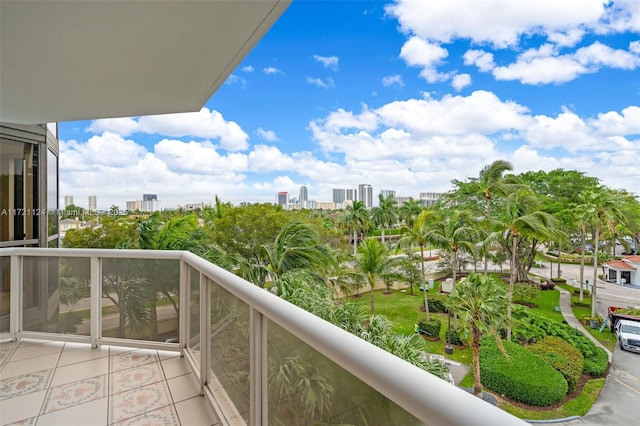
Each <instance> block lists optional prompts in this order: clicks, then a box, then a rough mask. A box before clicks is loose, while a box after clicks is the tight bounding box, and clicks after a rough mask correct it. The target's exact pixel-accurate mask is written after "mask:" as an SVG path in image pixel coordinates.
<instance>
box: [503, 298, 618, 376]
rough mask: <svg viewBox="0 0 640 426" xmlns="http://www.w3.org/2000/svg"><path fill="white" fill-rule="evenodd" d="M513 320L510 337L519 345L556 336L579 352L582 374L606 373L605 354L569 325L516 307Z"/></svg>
mask: <svg viewBox="0 0 640 426" xmlns="http://www.w3.org/2000/svg"><path fill="white" fill-rule="evenodd" d="M513 320H514V327H513V334H512V336H513V338H514V339H517V340H518V341H519V342H520V343H521V344H523V345H529V344H532V343H535V342H537V341H539V340H542V339H544V338H545V337H547V336H556V337H559V338H561V339H562V340H565V341H566V342H568V343H570V344H571V345H572V346H573V347H574V348H576V349H578V350H579V351H580V353H581V354H582V356H583V357H584V367H583V370H582V372H583V373H585V374H589V375H591V376H593V377H601V376H603V375H604V373H605V372H606V371H607V367H608V366H609V360H608V357H607V354H606V352H604V351H603V350H602V349H601V348H599V347H597V346H596V345H595V344H594V343H593V342H592V341H591V340H589V339H588V338H587V337H586V336H585V335H584V334H582V332H580V331H578V330H576V329H574V328H573V327H571V326H570V325H569V324H563V323H559V322H556V321H552V320H549V319H547V318H544V317H542V316H540V315H538V314H536V313H535V312H533V311H531V310H530V309H528V308H525V307H523V306H518V305H514V307H513Z"/></svg>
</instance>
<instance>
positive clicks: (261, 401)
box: [249, 308, 269, 426]
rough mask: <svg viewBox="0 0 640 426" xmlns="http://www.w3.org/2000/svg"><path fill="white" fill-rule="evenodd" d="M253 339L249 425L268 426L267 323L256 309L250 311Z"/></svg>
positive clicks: (250, 345) (251, 341)
mask: <svg viewBox="0 0 640 426" xmlns="http://www.w3.org/2000/svg"><path fill="white" fill-rule="evenodd" d="M249 321H250V327H251V328H250V330H251V338H250V340H249V351H250V357H251V359H250V362H249V365H250V366H251V375H250V385H249V390H250V409H249V424H251V425H255V426H266V425H267V424H268V423H269V410H268V408H269V405H268V403H269V401H268V376H267V321H266V318H264V317H263V315H262V314H261V313H260V312H259V311H257V310H256V309H253V308H251V310H250V311H249Z"/></svg>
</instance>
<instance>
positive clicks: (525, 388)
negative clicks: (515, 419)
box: [480, 338, 568, 407]
mask: <svg viewBox="0 0 640 426" xmlns="http://www.w3.org/2000/svg"><path fill="white" fill-rule="evenodd" d="M503 345H504V348H505V350H506V351H507V353H508V355H509V358H508V359H507V358H506V357H505V356H504V355H503V354H502V352H500V349H499V348H498V344H497V343H496V341H495V340H494V339H491V338H483V339H482V342H481V344H480V365H481V368H480V378H481V380H482V384H483V385H484V386H486V387H487V388H488V389H491V390H493V391H495V392H498V393H500V394H502V395H504V396H506V397H508V398H511V399H513V400H515V401H519V402H522V403H524V404H528V405H535V406H539V407H544V406H547V405H551V404H553V403H556V402H558V401H560V400H561V399H562V398H564V396H565V395H566V393H567V389H568V385H567V381H566V380H565V378H564V377H563V376H562V374H560V372H559V371H557V370H556V369H554V368H553V367H551V366H550V365H549V364H547V363H546V362H545V361H544V360H543V359H542V358H540V357H539V356H537V355H535V354H534V353H533V352H531V351H528V350H527V349H525V348H523V347H522V346H520V345H518V344H516V343H513V342H507V341H504V342H503Z"/></svg>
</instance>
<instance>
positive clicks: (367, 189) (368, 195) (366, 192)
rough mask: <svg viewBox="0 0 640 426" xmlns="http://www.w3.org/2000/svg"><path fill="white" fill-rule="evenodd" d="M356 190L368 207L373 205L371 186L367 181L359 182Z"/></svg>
mask: <svg viewBox="0 0 640 426" xmlns="http://www.w3.org/2000/svg"><path fill="white" fill-rule="evenodd" d="M358 192H359V193H360V201H362V204H364V206H365V207H366V208H368V209H370V208H371V207H373V186H371V185H369V184H368V183H361V184H360V185H358Z"/></svg>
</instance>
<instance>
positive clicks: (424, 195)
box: [419, 192, 444, 207]
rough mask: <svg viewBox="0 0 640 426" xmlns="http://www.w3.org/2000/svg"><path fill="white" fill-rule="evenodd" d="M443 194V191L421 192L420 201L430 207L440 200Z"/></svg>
mask: <svg viewBox="0 0 640 426" xmlns="http://www.w3.org/2000/svg"><path fill="white" fill-rule="evenodd" d="M443 195H444V194H443V193H441V192H421V193H420V199H419V201H420V204H422V205H423V206H424V207H429V206H433V205H434V204H435V203H436V202H438V200H439V199H440V197H442V196H443Z"/></svg>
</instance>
